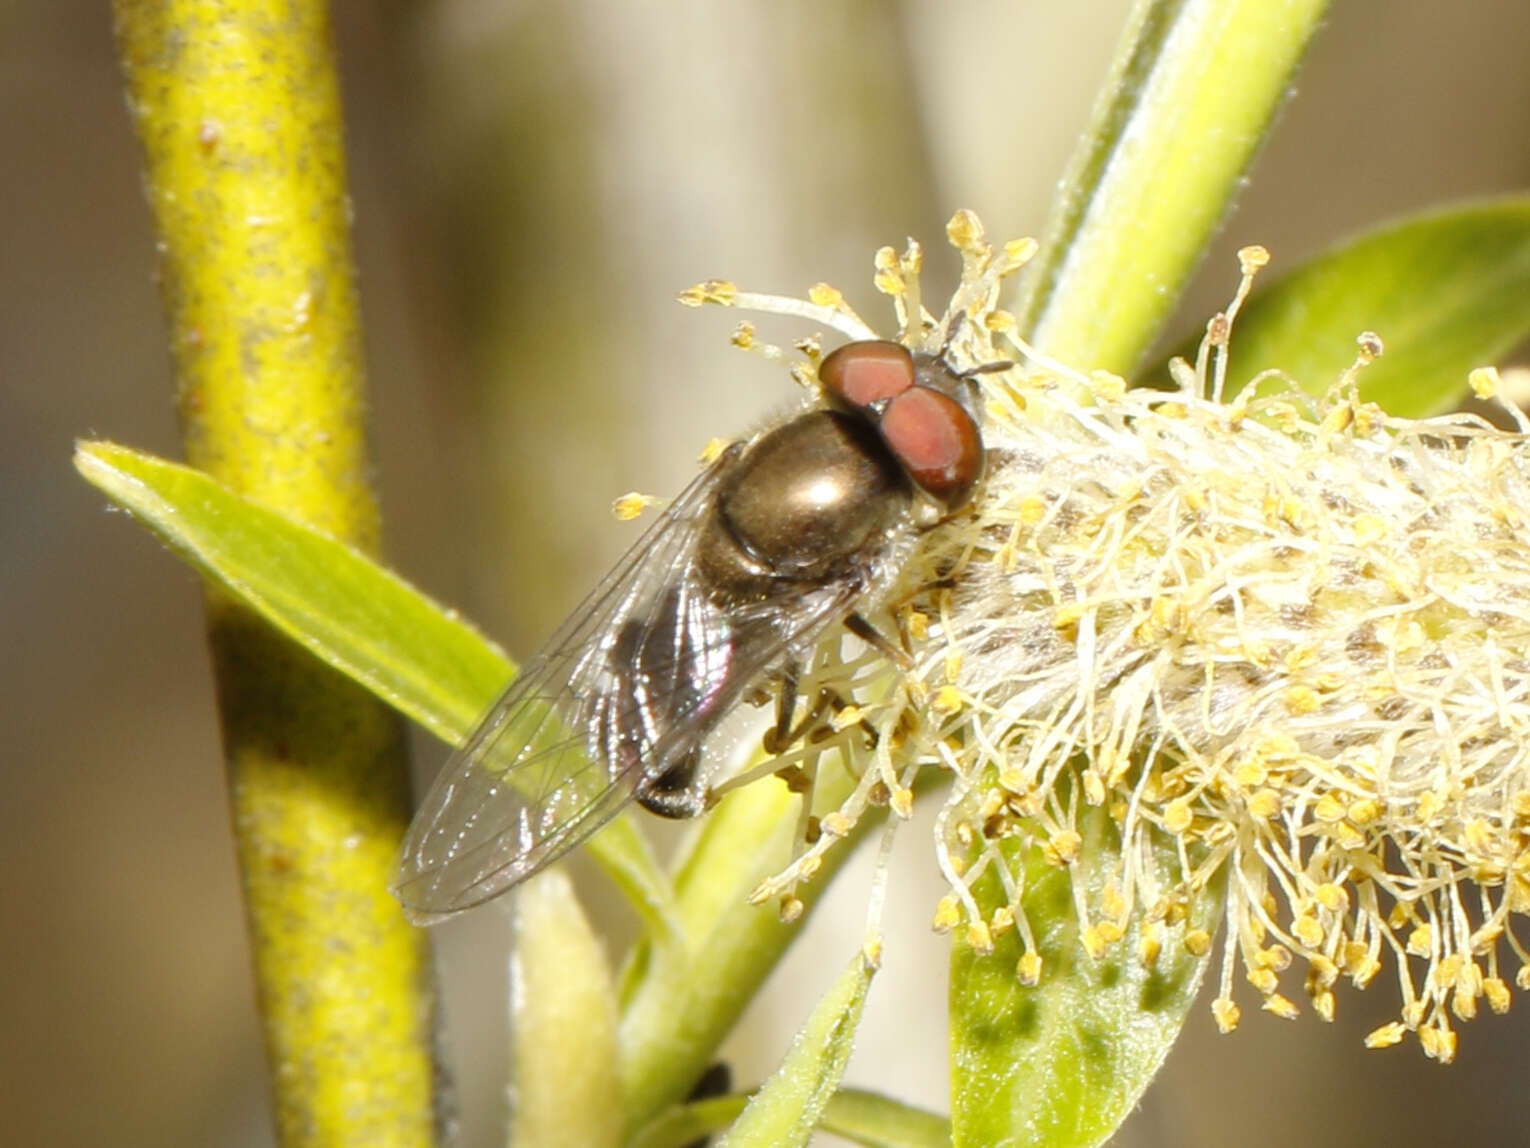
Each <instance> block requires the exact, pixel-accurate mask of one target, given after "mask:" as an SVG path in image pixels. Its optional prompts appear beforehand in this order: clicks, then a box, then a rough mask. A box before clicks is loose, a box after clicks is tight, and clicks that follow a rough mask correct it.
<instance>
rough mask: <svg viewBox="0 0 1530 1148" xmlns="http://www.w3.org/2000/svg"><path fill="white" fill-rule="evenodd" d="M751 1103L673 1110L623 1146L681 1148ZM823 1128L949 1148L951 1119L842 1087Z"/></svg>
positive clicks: (870, 1141)
mask: <svg viewBox="0 0 1530 1148" xmlns="http://www.w3.org/2000/svg"><path fill="white" fill-rule="evenodd" d="M748 1103H749V1096H748V1094H745V1093H735V1094H733V1095H732V1096H718V1097H714V1098H713V1099H711V1100H697V1101H693V1102H692V1103H690V1104H681V1105H679V1106H677V1107H675V1108H671V1109H670V1110H669V1111H668V1112H666V1113H665V1114H664V1115H663V1116H661V1117H659V1119H657V1120H655V1121H654V1122H653V1123H652V1124H650V1125H648V1127H646V1128H644V1129H643V1130H642V1131H641V1132H639V1133H638V1134H637V1135H636V1136H634V1137H633V1138H632V1139H631V1140H630V1141H629V1142H628V1145H627V1148H684V1146H685V1145H687V1144H693V1143H695V1142H696V1141H697V1140H700V1139H701V1138H702V1137H704V1136H710V1135H711V1134H712V1133H714V1132H719V1131H721V1130H722V1129H724V1128H726V1127H728V1125H730V1124H732V1123H733V1122H734V1121H735V1120H737V1119H738V1115H739V1113H741V1112H742V1111H743V1110H744V1106H745V1105H746V1104H748ZM818 1127H819V1128H820V1129H821V1130H822V1131H824V1132H832V1133H834V1135H836V1136H839V1137H842V1138H843V1139H846V1140H853V1141H854V1142H855V1143H857V1144H864V1145H866V1148H950V1144H951V1122H950V1121H949V1120H947V1119H946V1118H945V1117H944V1116H937V1115H935V1113H933V1112H925V1111H924V1110H923V1109H920V1108H913V1107H911V1106H910V1105H907V1104H903V1103H901V1102H899V1101H897V1100H893V1099H891V1098H890V1097H886V1096H882V1095H881V1094H879V1093H876V1092H865V1091H863V1090H861V1089H859V1088H841V1089H840V1090H839V1091H838V1092H836V1093H835V1094H834V1095H833V1096H831V1097H829V1103H828V1105H827V1106H826V1107H825V1108H824V1110H823V1115H822V1116H820V1117H819V1119H818Z"/></svg>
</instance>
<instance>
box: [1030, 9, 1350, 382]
mask: <svg viewBox="0 0 1530 1148" xmlns="http://www.w3.org/2000/svg"><path fill="white" fill-rule="evenodd" d="M1326 8H1327V4H1326V2H1325V0H1138V2H1137V3H1136V4H1135V5H1134V6H1133V9H1132V14H1131V17H1130V19H1129V21H1128V23H1127V28H1126V32H1125V34H1124V36H1123V39H1122V43H1121V45H1120V47H1119V48H1118V50H1117V53H1116V59H1115V63H1114V65H1113V66H1112V71H1111V74H1110V77H1109V78H1108V79H1107V81H1106V84H1105V87H1104V88H1103V89H1102V90H1101V93H1100V96H1099V100H1098V102H1097V103H1096V105H1095V111H1094V118H1093V121H1092V122H1091V123H1090V126H1089V130H1088V131H1087V132H1086V134H1085V136H1084V138H1083V140H1082V141H1081V142H1080V144H1079V148H1078V151H1077V152H1076V153H1075V155H1074V158H1073V161H1072V163H1071V165H1070V167H1069V170H1068V173H1067V175H1066V177H1065V178H1064V180H1063V187H1062V191H1061V193H1060V194H1059V196H1058V198H1057V201H1056V203H1055V205H1054V207H1053V211H1052V218H1051V220H1050V221H1049V223H1048V225H1047V231H1046V235H1045V238H1044V239H1043V241H1042V245H1041V251H1040V254H1039V257H1038V259H1037V260H1036V262H1035V263H1033V264H1032V266H1031V267H1030V268H1029V269H1028V270H1027V273H1026V279H1025V281H1024V283H1025V289H1026V292H1027V294H1026V295H1025V297H1024V298H1023V299H1022V300H1020V302H1019V305H1018V306H1017V307H1016V313H1017V315H1018V316H1019V317H1020V320H1021V329H1022V330H1024V331H1028V332H1029V333H1030V335H1031V338H1032V341H1033V342H1034V343H1035V344H1036V345H1037V346H1038V347H1039V348H1041V349H1042V350H1043V351H1045V352H1047V353H1048V354H1050V355H1052V356H1054V357H1056V358H1059V359H1061V360H1063V361H1064V362H1067V363H1071V364H1072V365H1073V366H1075V367H1078V368H1079V369H1081V370H1092V369H1096V368H1103V369H1106V370H1112V371H1115V372H1116V373H1118V374H1122V375H1128V374H1130V373H1131V372H1132V370H1133V368H1135V367H1136V366H1137V361H1138V359H1139V358H1140V357H1141V356H1142V355H1143V354H1144V353H1145V352H1146V351H1147V349H1148V347H1149V345H1150V344H1151V343H1152V341H1153V339H1154V338H1155V337H1156V335H1157V333H1158V330H1159V327H1160V326H1161V325H1162V323H1163V321H1164V319H1165V318H1167V316H1168V314H1169V312H1170V310H1171V309H1172V308H1173V306H1174V302H1175V300H1176V299H1178V298H1179V293H1180V291H1181V290H1182V289H1183V287H1184V283H1185V280H1186V279H1187V278H1189V276H1190V273H1191V272H1192V271H1193V270H1194V269H1195V267H1196V264H1197V263H1198V262H1199V261H1200V259H1201V256H1202V255H1203V254H1204V251H1205V247H1206V243H1207V241H1208V240H1209V239H1210V238H1211V235H1212V234H1213V232H1215V230H1216V228H1217V225H1218V224H1219V223H1220V221H1221V219H1222V216H1223V214H1224V213H1225V212H1226V210H1227V207H1228V205H1229V204H1230V203H1231V201H1232V197H1233V195H1234V194H1235V193H1236V192H1237V189H1238V187H1239V186H1240V183H1241V181H1242V179H1243V176H1244V173H1245V172H1246V171H1247V169H1248V166H1249V164H1250V163H1251V162H1252V161H1253V158H1254V154H1255V152H1256V151H1257V149H1258V146H1259V144H1260V142H1261V141H1262V140H1263V138H1264V135H1265V132H1266V131H1267V129H1268V128H1269V125H1270V122H1271V120H1272V119H1273V117H1274V115H1275V112H1276V110H1277V109H1278V108H1279V107H1280V104H1281V102H1282V100H1283V99H1284V98H1285V95H1286V93H1287V91H1288V90H1289V88H1290V85H1291V80H1292V77H1293V76H1294V74H1295V72H1296V69H1297V66H1298V65H1299V64H1300V62H1301V58H1302V55H1303V53H1304V52H1305V50H1306V47H1307V43H1308V41H1309V40H1310V39H1311V37H1312V34H1313V32H1314V31H1315V30H1316V28H1317V25H1318V23H1319V22H1320V21H1321V20H1322V17H1323V13H1324V11H1325V10H1326Z"/></svg>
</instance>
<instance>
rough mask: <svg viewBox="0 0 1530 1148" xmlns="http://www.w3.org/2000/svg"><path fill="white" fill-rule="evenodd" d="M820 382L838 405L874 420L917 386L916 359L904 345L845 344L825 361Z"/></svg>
mask: <svg viewBox="0 0 1530 1148" xmlns="http://www.w3.org/2000/svg"><path fill="white" fill-rule="evenodd" d="M818 378H819V380H820V381H821V382H822V383H823V386H824V390H825V391H826V392H827V393H828V395H829V397H830V398H831V399H833V400H834V401H835V402H836V403H838V404H840V405H842V406H844V407H846V408H848V409H849V410H852V411H856V412H859V413H861V414H871V415H873V416H874V415H875V414H876V413H877V412H878V411H880V410H882V409H883V408H884V407H885V406H886V404H887V403H888V402H889V401H890V400H892V399H894V398H896V397H897V396H898V395H901V394H903V392H904V391H907V390H908V389H909V388H911V387H912V386H913V385H914V356H913V354H912V353H911V352H910V351H909V349H908V348H907V347H905V346H904V345H903V344H902V343H893V342H886V341H883V340H879V339H868V340H866V341H864V342H859V343H846V344H845V345H844V346H843V347H839V348H837V349H836V350H834V351H831V352H830V353H829V354H828V355H827V356H825V357H824V360H823V362H822V363H820V364H819V365H818Z"/></svg>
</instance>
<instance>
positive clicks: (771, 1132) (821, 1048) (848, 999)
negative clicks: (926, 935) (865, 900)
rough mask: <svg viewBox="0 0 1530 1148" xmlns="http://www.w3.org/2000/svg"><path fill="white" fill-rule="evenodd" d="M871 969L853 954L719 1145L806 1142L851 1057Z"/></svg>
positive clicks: (758, 1147)
mask: <svg viewBox="0 0 1530 1148" xmlns="http://www.w3.org/2000/svg"><path fill="white" fill-rule="evenodd" d="M873 971H874V970H873V969H872V967H871V966H870V964H868V963H867V961H866V959H865V957H864V956H862V955H861V954H860V953H857V954H856V955H855V957H854V959H852V960H851V962H850V964H849V966H848V967H847V968H846V969H845V971H844V972H843V973H841V974H840V975H839V979H838V980H836V981H835V982H834V984H833V986H832V987H831V988H830V989H829V991H828V992H827V993H825V994H824V996H823V999H822V1000H820V1001H819V1002H818V1007H817V1008H815V1009H814V1010H813V1015H812V1016H810V1017H808V1020H807V1024H805V1025H803V1027H802V1030H801V1031H800V1032H799V1033H798V1034H797V1036H796V1039H794V1040H793V1041H792V1047H791V1049H790V1050H789V1051H788V1052H787V1054H786V1059H785V1060H783V1061H782V1062H781V1066H780V1067H779V1068H777V1069H776V1071H775V1072H774V1073H772V1074H771V1077H770V1079H769V1080H767V1081H766V1082H765V1083H764V1085H763V1086H761V1088H760V1090H759V1091H758V1092H756V1093H755V1094H754V1097H753V1098H752V1099H751V1100H750V1101H749V1104H748V1106H747V1107H746V1108H745V1109H744V1111H743V1114H742V1115H740V1116H739V1118H738V1119H737V1120H736V1121H734V1122H733V1127H732V1128H730V1129H729V1130H728V1134H727V1135H726V1136H724V1137H723V1139H722V1141H721V1144H720V1145H719V1148H793V1146H800V1145H803V1144H806V1143H807V1142H808V1137H809V1136H811V1135H812V1134H813V1128H814V1126H815V1125H816V1124H817V1123H818V1117H819V1115H820V1114H821V1113H822V1112H823V1110H824V1106H825V1105H827V1104H828V1102H829V1097H830V1096H832V1095H834V1090H835V1089H836V1088H838V1087H839V1079H840V1077H841V1076H843V1075H844V1072H845V1065H846V1063H848V1062H849V1060H850V1050H851V1048H852V1047H853V1046H854V1043H855V1029H856V1026H857V1025H858V1024H860V1021H861V1009H862V1007H863V1006H864V1005H865V1003H866V990H867V989H868V988H870V987H871V977H872V973H873Z"/></svg>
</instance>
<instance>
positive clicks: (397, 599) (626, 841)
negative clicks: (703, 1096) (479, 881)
mask: <svg viewBox="0 0 1530 1148" xmlns="http://www.w3.org/2000/svg"><path fill="white" fill-rule="evenodd" d="M75 466H76V467H77V468H78V469H79V471H80V473H81V474H83V475H84V476H85V478H86V479H88V480H89V481H90V482H92V483H93V484H95V485H96V486H97V487H99V488H100V489H101V490H102V491H104V492H105V493H106V495H107V497H109V498H110V499H112V501H113V502H116V503H117V504H118V505H119V506H122V507H124V508H125V509H127V510H128V511H129V512H131V513H132V515H133V516H134V517H135V518H137V519H138V520H139V521H140V522H142V523H143V524H144V525H145V526H147V527H148V528H149V529H150V530H152V531H153V532H154V533H155V534H157V535H158V536H159V537H160V539H161V540H163V541H164V542H165V543H166V544H167V545H168V546H169V547H170V548H171V549H172V550H174V551H175V552H176V553H178V554H180V555H181V557H183V558H184V559H186V561H188V562H189V563H191V565H192V566H194V567H196V568H197V569H198V570H200V571H201V572H202V573H203V574H205V575H207V576H208V577H210V578H212V579H213V580H214V581H216V582H217V583H219V584H220V585H221V586H222V587H223V588H224V589H226V590H227V591H229V592H230V593H231V594H233V595H234V596H235V597H237V598H238V599H240V600H241V601H243V602H244V603H245V604H246V605H247V606H249V607H250V608H251V609H253V610H254V611H255V612H256V613H257V614H259V615H260V616H261V617H262V618H264V619H265V620H266V621H267V622H269V623H270V624H271V625H272V626H274V627H275V628H276V629H277V630H279V631H281V632H282V633H283V634H286V635H287V636H288V637H289V638H291V639H292V640H293V641H295V642H298V643H299V644H301V645H302V646H304V647H306V648H307V649H308V650H309V651H311V652H312V653H313V654H315V655H316V656H317V657H319V658H320V659H321V660H322V661H324V662H326V663H328V664H329V665H331V666H333V667H335V668H336V669H338V670H339V671H340V672H342V673H344V674H346V675H347V676H349V677H351V678H354V679H355V680H356V681H358V682H360V683H361V684H362V685H364V686H366V687H367V688H368V689H370V690H371V691H372V692H373V693H375V694H376V695H377V696H378V697H380V698H382V699H383V700H384V701H386V702H388V703H390V704H391V705H393V706H394V707H396V708H397V709H399V710H401V711H402V712H403V713H404V714H405V715H407V716H408V717H411V718H413V719H414V720H415V721H417V722H419V723H420V724H421V725H423V726H424V727H425V728H426V729H428V730H430V731H431V732H432V733H434V734H436V736H438V737H440V738H442V739H443V740H445V741H447V742H450V743H451V744H453V745H456V744H458V743H460V742H461V741H462V740H463V738H464V737H465V736H466V735H467V733H468V732H469V731H470V730H471V729H472V727H473V724H474V722H475V721H476V720H477V718H478V716H479V714H481V713H482V712H483V711H484V710H485V709H486V708H487V707H488V706H489V704H490V703H491V702H492V701H493V700H494V698H495V697H496V696H497V695H498V694H499V692H500V690H502V689H503V688H504V686H505V683H506V682H507V681H509V679H510V676H511V674H512V673H513V672H514V670H513V667H512V666H511V665H510V662H509V660H508V659H507V658H506V657H505V655H504V654H503V653H501V652H500V650H499V649H498V647H496V646H495V645H494V644H493V643H492V642H490V641H489V640H488V639H487V638H485V637H484V636H483V635H481V634H480V633H478V631H476V630H475V629H473V628H472V627H471V626H469V625H468V624H467V623H466V622H464V621H463V620H462V619H461V618H460V617H459V616H458V615H457V613H456V611H454V610H449V609H446V608H445V607H442V606H440V605H437V604H436V603H435V602H432V601H431V600H430V599H429V598H427V597H425V595H423V594H421V593H420V592H419V591H418V590H416V589H415V588H414V587H413V586H410V585H409V584H408V583H407V582H405V581H404V580H403V579H402V578H399V577H398V576H397V575H395V574H393V573H391V572H390V571H388V570H385V569H384V568H382V567H381V566H379V565H377V564H376V563H375V562H373V561H372V560H371V559H370V558H367V557H366V556H365V555H363V554H361V553H359V552H358V551H356V550H353V549H352V548H351V547H349V546H346V545H345V544H344V543H341V542H337V541H335V540H334V539H333V538H330V537H328V536H326V535H324V534H320V533H319V532H317V531H315V530H312V529H310V528H309V527H306V526H302V525H300V524H298V523H295V522H293V521H292V520H291V519H289V518H286V517H284V516H283V515H281V514H278V513H276V512H275V511H272V510H268V509H266V508H265V507H263V506H260V505H258V504H256V503H253V502H250V501H249V500H247V499H244V498H241V497H239V496H238V495H237V494H234V493H233V492H232V491H230V490H228V489H227V488H226V487H224V486H222V485H220V484H219V483H217V482H215V481H214V480H213V479H211V478H209V477H208V476H207V475H205V474H203V473H202V472H201V471H198V470H193V469H191V468H190V467H185V466H180V465H177V464H176V463H172V462H167V461H165V460H164V459H161V458H156V457H154V456H153V455H149V454H143V453H141V452H139V451H134V450H129V449H128V448H126V447H122V446H117V445H115V444H113V443H104V442H82V443H80V444H78V446H77V448H76V451H75ZM589 849H590V853H591V855H592V856H593V857H594V858H595V860H596V861H597V862H599V863H600V865H601V867H602V868H603V869H605V871H606V872H607V873H608V874H609V875H610V876H611V878H612V880H613V881H615V882H616V884H617V885H618V886H619V887H620V888H621V889H622V890H623V892H625V893H626V894H627V895H628V896H629V897H630V898H631V899H632V901H633V904H634V906H635V907H636V908H637V909H638V911H639V912H641V913H642V914H643V916H644V918H645V920H646V921H648V923H649V924H650V926H651V927H653V928H655V929H656V930H658V935H659V937H660V938H661V939H662V938H663V937H665V936H666V935H669V934H671V933H672V932H673V930H674V927H675V926H674V893H673V891H672V889H671V887H670V883H669V880H668V878H667V877H665V876H664V874H663V872H662V871H661V870H660V869H659V867H658V864H657V863H656V862H655V861H654V859H653V855H652V853H651V852H650V850H649V848H648V843H647V841H646V839H645V838H644V837H643V835H642V834H641V833H639V832H638V830H637V828H636V827H635V826H633V824H632V822H631V819H630V818H625V817H623V818H618V819H616V820H615V821H613V822H612V823H611V824H610V825H609V826H607V827H606V829H605V830H603V831H602V832H601V833H599V834H597V835H596V836H595V837H594V838H593V839H591V841H590V843H589Z"/></svg>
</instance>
